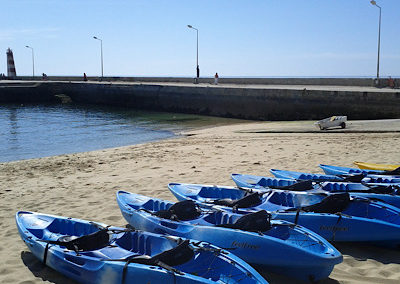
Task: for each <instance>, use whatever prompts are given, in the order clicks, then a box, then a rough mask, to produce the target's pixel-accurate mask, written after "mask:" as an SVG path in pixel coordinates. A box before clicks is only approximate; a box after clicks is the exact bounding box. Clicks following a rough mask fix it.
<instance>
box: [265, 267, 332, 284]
mask: <svg viewBox="0 0 400 284" xmlns="http://www.w3.org/2000/svg"><path fill="white" fill-rule="evenodd" d="M257 271H258V272H259V273H260V274H261V276H262V277H264V278H265V279H266V280H267V281H268V283H269V284H287V283H290V284H311V282H308V281H302V280H297V279H294V278H290V277H287V276H284V275H281V274H276V273H272V272H267V271H263V270H258V269H257ZM317 283H318V284H339V281H337V280H335V279H331V278H327V279H323V280H320V281H318V282H317Z"/></svg>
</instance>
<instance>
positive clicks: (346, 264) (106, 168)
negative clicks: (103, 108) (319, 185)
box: [0, 122, 400, 284]
mask: <svg viewBox="0 0 400 284" xmlns="http://www.w3.org/2000/svg"><path fill="white" fill-rule="evenodd" d="M304 123H305V124H304V126H305V127H307V128H309V127H311V128H313V126H312V122H309V123H306V122H304ZM288 124H290V123H267V122H265V123H264V122H254V123H246V124H238V125H230V126H220V127H216V128H208V129H202V130H195V131H191V132H188V133H186V136H183V137H179V138H173V139H169V140H163V141H159V142H154V143H147V144H141V145H133V146H127V147H120V148H113V149H105V150H100V151H93V152H86V153H77V154H70V155H61V156H54V157H47V158H41V159H33V160H26V161H18V162H10V163H2V164H0V180H1V181H0V185H1V187H0V198H1V203H0V228H1V233H0V234H1V240H2V241H1V242H0V256H1V257H0V283H24V284H26V283H63V284H64V283H73V282H72V281H70V280H69V279H67V278H65V277H64V276H62V275H60V274H58V273H57V272H54V271H53V270H51V269H49V268H44V267H43V266H42V265H41V264H40V263H39V262H38V261H37V260H36V259H35V258H34V257H33V255H32V254H31V253H30V252H29V250H28V248H27V247H26V246H25V244H24V243H23V242H22V241H21V239H20V237H19V234H18V231H17V228H16V226H15V220H14V215H15V213H16V212H17V211H18V210H27V211H36V212H43V213H50V214H55V215H64V216H71V217H76V218H82V219H89V220H93V221H99V222H103V223H108V224H113V225H124V224H126V221H125V220H124V219H123V217H122V215H121V214H120V211H119V208H118V206H117V203H116V201H115V193H116V191H118V190H126V191H131V192H136V193H140V194H145V195H148V196H153V197H158V198H163V199H168V200H172V201H174V200H175V198H174V197H173V196H172V194H171V193H170V192H169V190H168V189H167V184H168V183H170V182H188V183H205V184H220V185H234V183H233V182H232V181H231V179H230V174H231V173H247V174H255V175H269V176H270V174H269V173H268V170H269V169H270V168H277V169H290V170H297V171H308V172H320V173H322V171H321V170H320V169H319V168H318V164H320V163H324V164H335V165H341V166H352V162H353V161H368V162H375V163H393V164H398V163H400V152H399V151H398V145H399V142H400V133H398V132H391V131H390V129H393V131H394V130H395V129H396V126H394V127H393V128H389V131H388V132H384V133H374V132H373V131H372V132H369V133H362V132H361V133H335V131H330V132H329V133H327V132H323V133H321V132H317V133H307V132H305V133H274V131H272V130H273V129H278V130H279V129H281V128H284V127H287V126H285V125H288ZM290 125H291V126H293V125H296V124H293V123H292V124H290ZM385 125H386V124H385ZM296 127H297V126H296ZM349 129H350V130H351V127H349ZM357 129H363V128H357ZM379 129H380V127H378V128H377V131H378V130H379ZM283 132H285V131H283ZM288 132H293V131H288ZM294 132H296V131H294ZM337 247H338V249H339V250H340V251H341V252H342V253H343V254H344V261H343V263H341V264H339V265H337V266H336V267H335V269H334V270H333V272H332V274H331V276H330V278H329V279H326V280H324V281H321V282H320V283H323V284H331V283H399V281H400V252H399V251H391V250H388V249H384V248H376V247H372V246H361V245H353V244H340V245H337ZM263 275H264V276H265V277H266V278H267V279H268V280H269V281H270V283H280V284H281V283H301V282H295V281H294V280H292V279H288V278H285V277H281V276H277V275H272V274H269V273H265V272H263Z"/></svg>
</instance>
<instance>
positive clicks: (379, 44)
mask: <svg viewBox="0 0 400 284" xmlns="http://www.w3.org/2000/svg"><path fill="white" fill-rule="evenodd" d="M371 4H372V5H374V6H376V7H378V8H379V32H378V63H377V66H376V82H377V84H379V53H380V49H381V14H382V9H381V7H380V6H379V5H378V4H376V1H374V0H372V1H371Z"/></svg>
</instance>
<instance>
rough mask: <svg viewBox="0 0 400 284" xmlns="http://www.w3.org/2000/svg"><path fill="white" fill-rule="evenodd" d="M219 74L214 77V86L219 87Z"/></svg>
mask: <svg viewBox="0 0 400 284" xmlns="http://www.w3.org/2000/svg"><path fill="white" fill-rule="evenodd" d="M218 78H219V77H218V73H215V76H214V85H218Z"/></svg>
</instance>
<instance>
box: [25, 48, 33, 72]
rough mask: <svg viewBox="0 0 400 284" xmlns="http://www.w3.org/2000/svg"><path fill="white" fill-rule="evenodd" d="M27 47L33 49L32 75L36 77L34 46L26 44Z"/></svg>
mask: <svg viewBox="0 0 400 284" xmlns="http://www.w3.org/2000/svg"><path fill="white" fill-rule="evenodd" d="M25 47H26V48H30V49H31V50H32V77H33V79H35V55H34V52H33V48H32V47H30V46H29V45H25Z"/></svg>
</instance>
